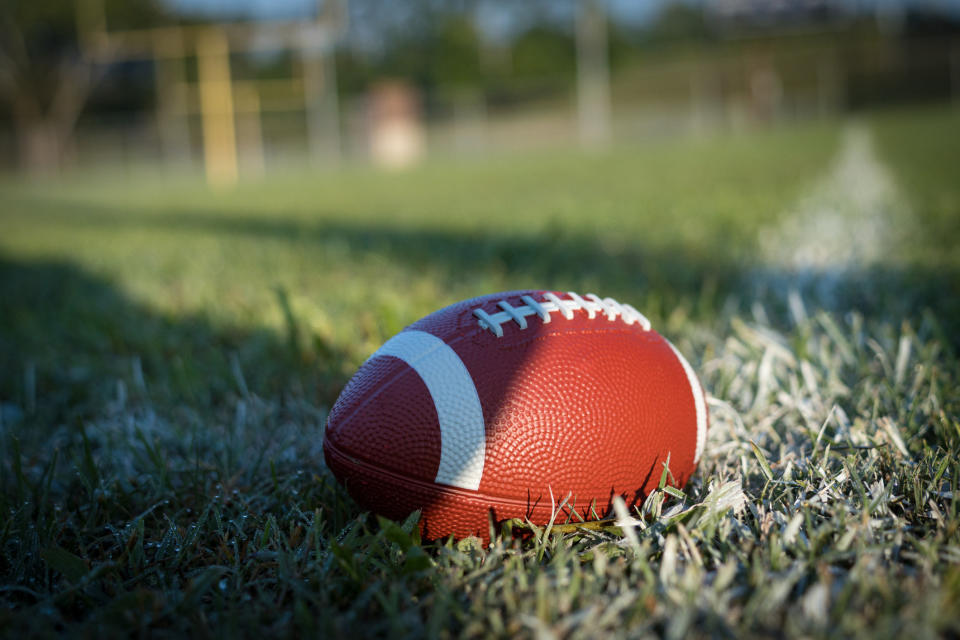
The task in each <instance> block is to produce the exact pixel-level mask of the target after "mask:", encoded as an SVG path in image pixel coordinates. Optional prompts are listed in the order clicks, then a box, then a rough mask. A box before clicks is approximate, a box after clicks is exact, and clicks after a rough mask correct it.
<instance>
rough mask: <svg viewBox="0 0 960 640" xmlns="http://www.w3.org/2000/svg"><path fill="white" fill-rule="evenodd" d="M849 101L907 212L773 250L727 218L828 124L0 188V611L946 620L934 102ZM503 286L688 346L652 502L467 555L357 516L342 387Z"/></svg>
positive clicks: (953, 563) (959, 584) (474, 629)
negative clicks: (223, 184)
mask: <svg viewBox="0 0 960 640" xmlns="http://www.w3.org/2000/svg"><path fill="white" fill-rule="evenodd" d="M867 124H868V126H869V127H870V129H871V130H872V131H873V132H874V134H875V137H876V140H877V146H878V149H879V152H880V154H881V159H882V160H883V161H884V162H885V163H886V164H887V165H888V167H889V168H890V169H891V171H892V172H893V175H894V177H895V178H896V179H897V181H898V183H899V186H900V187H901V189H902V190H903V192H904V196H905V198H906V200H907V201H908V202H909V203H910V205H911V211H912V212H913V218H912V220H913V222H912V224H913V225H914V226H913V227H911V229H910V232H909V233H908V234H906V235H905V236H904V240H903V242H904V246H903V247H902V251H897V252H896V255H891V256H890V257H889V259H888V260H885V261H884V262H883V263H882V264H876V265H857V266H856V267H855V268H843V269H840V268H837V269H831V270H826V271H818V272H814V273H804V274H797V273H795V272H794V271H792V270H791V269H789V268H787V267H785V266H779V265H777V264H776V263H775V262H774V263H771V261H770V260H769V258H764V257H762V256H761V255H760V254H759V252H758V250H757V244H758V242H757V238H758V233H759V232H760V231H761V230H763V229H767V228H773V227H776V225H777V224H778V223H779V221H780V220H781V219H782V217H783V216H785V215H789V212H790V211H791V210H792V209H793V208H794V207H795V204H796V203H797V202H798V200H800V199H802V197H803V194H804V193H806V192H808V191H809V190H810V189H811V188H813V187H814V186H815V185H816V184H817V182H818V180H819V179H820V177H821V175H822V174H823V172H824V171H826V170H827V168H828V167H829V166H830V162H831V159H832V157H833V156H834V154H835V153H836V152H837V151H838V146H839V145H840V141H841V139H842V136H841V124H840V123H836V124H825V125H818V126H803V127H791V128H787V129H780V130H768V131H759V132H754V133H750V134H746V135H740V136H718V137H715V138H711V139H699V140H681V141H660V142H654V143H647V144H645V145H638V146H634V147H629V148H628V147H626V146H624V147H619V148H617V149H615V150H614V151H611V152H609V153H605V154H582V153H578V152H570V153H566V154H559V153H551V154H549V155H548V154H543V155H525V156H521V157H507V158H489V159H484V160H477V161H472V162H465V161H464V162H450V163H442V164H441V163H437V164H432V165H428V166H425V167H423V168H420V169H417V170H415V171H411V172H407V173H402V174H394V175H390V174H380V173H376V172H372V171H369V170H365V169H360V168H351V169H345V170H343V171H341V172H339V173H336V174H328V175H319V176H313V175H307V174H305V173H304V174H302V175H288V176H281V177H276V178H272V179H271V180H269V181H267V182H263V183H256V184H244V185H241V186H240V187H239V188H238V189H236V190H234V191H232V192H229V193H221V194H216V193H209V192H207V191H206V190H205V189H203V188H202V187H200V186H199V185H197V184H195V183H192V182H188V181H182V180H181V181H166V182H164V181H158V182H152V181H149V180H147V179H144V178H139V179H135V180H132V181H131V182H129V183H127V184H118V183H111V182H109V181H107V180H106V179H105V178H103V177H99V178H86V179H80V178H75V179H72V180H70V181H67V182H64V183H63V184H59V185H56V186H50V185H45V184H44V185H30V184H23V183H17V182H13V181H8V182H6V183H4V184H3V185H0V230H2V232H0V365H2V366H0V461H2V467H0V482H2V484H0V514H2V519H0V576H2V580H0V602H2V603H3V606H2V607H0V632H3V634H4V635H9V636H11V637H18V636H24V635H26V634H28V633H30V634H37V635H55V634H62V633H65V632H79V633H85V634H87V635H126V634H132V633H136V634H150V635H156V636H180V635H182V634H184V633H191V634H196V635H211V636H231V635H255V634H257V635H262V634H265V633H269V634H276V635H304V636H305V635H317V634H323V635H330V636H338V637H339V636H354V637H358V636H366V635H388V634H389V635H402V636H407V635H439V636H446V635H449V636H466V637H475V636H486V635H495V636H516V635H521V636H534V635H537V636H540V635H542V636H544V637H549V635H550V634H555V635H557V636H564V637H605V636H608V635H617V636H628V635H629V636H644V635H658V636H663V635H666V636H670V637H680V636H685V635H710V636H728V637H741V636H756V635H786V636H791V637H798V636H804V637H809V636H830V635H833V636H850V635H860V636H863V637H868V636H869V637H871V638H873V637H894V636H903V635H905V634H908V633H910V634H916V635H917V636H918V637H920V636H923V637H927V636H931V635H950V634H958V633H960V615H958V614H957V613H956V612H957V611H960V514H958V508H957V506H956V502H955V499H954V497H953V496H954V495H956V492H957V490H958V486H957V485H958V474H960V462H958V460H960V457H958V456H960V418H958V416H960V392H958V375H960V367H958V364H957V359H956V349H957V346H958V339H957V335H958V332H957V327H958V324H957V320H956V318H957V317H958V315H960V314H958V313H956V312H957V310H958V309H957V299H958V298H960V296H958V281H960V278H958V277H957V268H958V264H957V262H956V258H955V256H954V253H955V252H953V251H951V247H953V246H954V245H956V243H957V241H958V239H960V230H958V229H957V220H958V218H960V211H958V208H957V202H958V200H957V194H958V191H957V189H958V187H957V184H956V180H955V176H954V173H953V172H951V171H950V167H956V166H960V148H958V145H956V144H952V145H951V144H950V141H951V140H957V139H960V120H958V117H957V116H956V114H955V113H952V112H949V111H945V110H927V111H913V112H902V113H895V114H883V115H881V116H877V117H873V118H870V119H869V120H868V122H867ZM949 132H953V133H952V136H951V134H950V133H949ZM826 281H829V282H830V283H831V287H830V294H829V295H824V294H822V287H819V286H818V285H819V284H821V283H823V282H826ZM524 286H536V287H549V288H559V289H563V290H567V289H570V290H576V291H596V292H597V293H600V294H604V295H612V296H614V297H617V298H618V299H621V300H624V301H628V302H630V303H631V304H633V305H634V306H636V307H637V308H639V309H640V310H642V311H643V312H644V313H645V314H647V315H648V316H649V317H650V319H651V320H652V321H653V323H654V326H655V327H656V328H657V329H658V330H659V331H661V333H663V334H665V335H666V336H668V337H669V338H670V339H671V340H673V341H674V342H675V343H676V344H677V345H678V347H679V348H680V349H681V350H682V351H683V352H684V353H686V354H687V355H688V357H689V359H690V360H691V362H692V363H693V364H694V366H695V368H696V369H697V370H698V372H699V373H700V375H701V378H702V379H703V381H704V383H705V386H706V388H707V389H708V392H709V393H710V395H711V396H712V397H713V400H711V407H710V409H711V417H712V425H711V433H710V439H709V443H708V448H707V452H706V454H705V457H704V460H703V461H702V463H701V466H700V469H699V471H698V473H697V475H696V477H695V479H694V480H693V481H692V482H691V484H690V485H689V486H688V487H687V488H686V490H685V492H684V495H683V497H682V498H680V497H678V496H676V495H674V493H675V492H669V491H658V492H655V493H654V494H653V495H651V496H649V497H648V499H647V501H646V502H645V503H644V504H643V505H642V506H641V507H640V508H639V509H638V511H637V512H635V513H634V514H633V515H634V516H635V517H636V519H637V520H638V522H639V524H638V526H637V527H636V528H631V527H623V528H621V527H612V526H611V527H605V528H602V529H598V530H574V531H568V530H566V529H565V528H562V527H561V528H555V529H553V530H549V531H542V530H535V531H532V532H528V533H531V534H532V535H530V536H529V537H528V538H527V539H526V540H525V541H521V540H520V539H516V540H514V539H511V538H509V537H500V538H497V539H495V540H494V541H493V543H492V544H491V546H490V547H488V548H483V547H482V546H481V545H480V544H479V542H478V541H476V540H465V541H439V542H433V543H425V542H423V541H421V540H419V538H418V536H417V534H416V530H415V524H414V521H413V520H409V521H407V522H404V523H391V522H387V521H381V520H378V519H377V518H376V517H374V516H370V515H368V514H365V513H362V512H361V511H360V510H359V509H358V508H357V507H356V506H355V505H354V504H353V503H352V502H351V500H350V498H349V496H348V495H346V493H345V492H344V491H343V490H342V489H340V488H339V487H338V486H337V484H336V482H335V481H334V480H333V478H332V477H331V475H330V474H329V472H328V471H327V470H326V468H325V466H324V464H323V461H322V450H321V440H322V428H323V423H324V419H325V415H326V411H327V409H328V408H329V406H330V405H331V403H332V402H333V401H334V400H335V398H336V396H337V394H338V392H339V390H340V388H341V386H342V385H343V384H344V383H345V381H346V380H347V379H348V378H349V376H350V375H351V373H352V372H353V371H354V370H355V368H356V367H357V366H358V365H359V364H360V363H361V362H362V361H363V359H364V358H366V357H367V355H369V353H371V352H372V351H373V350H374V349H376V347H377V346H379V344H380V343H382V342H383V340H385V339H386V338H388V337H389V336H390V335H392V334H393V333H395V332H396V331H398V330H400V329H401V328H402V327H403V326H404V325H406V324H408V323H410V322H412V321H414V320H416V319H417V318H419V317H421V316H422V315H425V314H426V313H429V312H430V311H433V310H435V309H437V308H439V307H441V306H443V305H445V304H448V303H450V302H453V301H456V300H458V299H462V298H466V297H470V296H473V295H479V294H481V293H487V292H492V291H497V290H504V289H509V288H515V287H524ZM791 288H793V289H795V291H796V294H795V295H791V293H790V292H791ZM741 491H742V493H741Z"/></svg>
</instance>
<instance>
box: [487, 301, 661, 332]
mask: <svg viewBox="0 0 960 640" xmlns="http://www.w3.org/2000/svg"><path fill="white" fill-rule="evenodd" d="M567 295H568V296H569V299H563V298H561V297H560V296H558V295H557V294H555V293H552V292H549V291H548V292H547V293H544V294H543V300H540V301H537V300H534V299H533V298H532V297H531V296H520V299H521V300H523V302H524V304H523V305H522V306H519V307H515V306H513V305H511V304H510V303H509V302H507V301H506V300H500V301H499V302H497V306H498V307H500V309H501V311H497V312H495V313H487V312H486V311H484V310H483V309H482V308H480V307H477V308H476V309H474V310H473V315H475V316H476V317H477V320H478V322H479V323H480V326H481V327H482V328H484V329H489V330H490V331H491V332H493V334H494V335H495V336H497V337H498V338H500V337H502V336H503V326H502V325H503V323H505V322H510V321H513V322H516V323H517V325H518V326H519V327H520V328H521V329H526V328H527V317H528V316H539V317H540V320H541V322H543V324H548V323H549V322H550V319H551V318H550V314H551V313H554V312H557V311H559V312H560V314H561V315H563V317H564V318H566V319H567V320H572V319H573V312H574V311H586V312H587V318H588V319H590V320H593V319H594V318H596V317H597V314H598V313H599V314H601V315H602V316H603V317H604V318H605V319H606V320H608V321H611V322H612V321H614V320H616V319H617V318H619V319H620V320H621V321H623V322H624V323H626V324H628V325H632V324H633V323H634V322H638V323H640V326H641V327H643V330H644V331H649V330H650V321H649V320H647V318H646V316H644V315H643V314H642V313H640V312H639V311H637V310H636V309H634V308H633V307H631V306H630V305H628V304H621V303H619V302H617V301H616V300H614V299H613V298H600V296H598V295H596V294H594V293H588V294H587V295H586V296H580V295H578V294H576V293H574V292H572V291H568V292H567Z"/></svg>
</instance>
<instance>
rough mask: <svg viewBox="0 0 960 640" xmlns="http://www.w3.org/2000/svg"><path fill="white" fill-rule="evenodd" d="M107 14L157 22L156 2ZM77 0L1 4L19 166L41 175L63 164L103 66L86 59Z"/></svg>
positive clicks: (1, 68)
mask: <svg viewBox="0 0 960 640" xmlns="http://www.w3.org/2000/svg"><path fill="white" fill-rule="evenodd" d="M107 4H108V6H107V7H106V8H105V9H106V13H107V14H109V15H110V17H111V19H112V20H111V23H112V24H117V25H119V26H123V27H127V28H129V27H142V26H152V25H155V24H157V22H158V21H159V20H161V19H162V16H163V13H162V11H161V10H160V9H159V8H158V6H157V5H156V4H155V3H154V2H153V0H125V1H120V0H113V1H112V2H109V3H107ZM82 7H84V4H83V3H82V2H78V1H77V0H42V1H40V2H38V1H37V0H3V1H2V2H0V100H3V101H4V102H5V103H6V104H7V105H8V107H9V110H10V113H11V116H12V118H13V125H14V131H15V134H16V137H17V148H18V154H19V162H20V166H21V167H22V168H23V169H25V170H27V171H30V172H34V173H45V174H47V173H52V172H55V171H57V170H58V169H59V167H60V165H61V163H62V161H63V158H64V154H65V152H66V151H67V150H68V148H69V145H70V141H71V138H72V135H73V129H74V126H75V124H76V122H77V118H78V117H79V116H80V113H81V112H82V110H83V107H84V105H85V104H86V102H87V99H88V98H89V97H90V93H91V91H92V90H93V87H94V86H95V85H96V83H97V81H98V80H99V78H100V77H101V76H102V72H103V69H102V67H97V66H95V65H94V64H92V63H91V62H90V61H89V60H87V59H85V58H84V56H83V54H82V51H81V47H80V39H79V34H78V28H77V25H78V17H80V16H78V11H79V10H80V8H82Z"/></svg>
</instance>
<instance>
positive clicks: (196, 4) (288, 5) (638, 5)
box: [162, 0, 960, 37]
mask: <svg viewBox="0 0 960 640" xmlns="http://www.w3.org/2000/svg"><path fill="white" fill-rule="evenodd" d="M162 1H163V2H165V3H166V4H167V5H168V6H171V7H173V8H174V9H175V10H178V11H183V12H185V13H193V14H200V15H203V16H205V17H211V18H219V17H222V18H224V19H227V18H231V19H236V18H246V19H254V20H256V19H259V20H263V19H283V18H287V19H291V18H303V17H307V16H311V15H314V14H315V13H316V8H317V0H162ZM399 1H401V2H402V0H399ZM603 1H604V2H605V4H606V6H607V9H608V11H609V12H610V14H611V16H612V17H613V18H614V19H615V20H616V21H618V22H622V23H627V24H632V25H638V26H639V25H643V24H644V23H645V22H647V21H649V20H650V19H652V18H653V17H654V16H656V15H657V13H658V12H659V11H660V10H661V9H662V8H663V6H664V5H666V4H669V3H670V2H671V1H675V0H603ZM683 1H685V2H687V3H690V4H709V3H710V2H711V0H683ZM836 1H837V2H838V4H842V5H846V6H849V7H851V8H859V9H862V10H878V11H893V12H896V11H898V10H899V9H902V8H903V7H905V6H921V7H923V6H926V7H933V8H937V9H941V10H945V11H946V12H948V13H953V14H954V15H960V0H836ZM348 2H349V0H348ZM748 2H749V0H748ZM778 2H779V3H780V4H784V5H790V4H792V2H791V0H778ZM389 3H390V0H383V6H384V7H388V6H390V4H389ZM480 3H481V4H480V6H481V9H480V10H479V11H478V17H479V24H480V27H481V29H484V30H493V32H492V33H491V34H490V35H492V36H493V37H496V36H497V35H498V33H497V32H500V34H499V35H508V34H509V32H510V31H511V29H512V28H513V29H515V28H516V26H517V25H516V24H514V23H515V22H516V16H518V15H522V14H523V7H524V3H523V2H522V1H520V2H515V3H510V2H506V3H505V2H503V1H502V0H501V1H499V2H497V1H495V0H494V1H493V2H486V3H485V2H483V0H480ZM574 5H575V0H568V1H567V2H556V3H549V4H547V5H546V6H554V7H557V9H556V10H555V11H556V12H557V13H558V15H559V16H562V15H563V13H564V12H570V11H571V10H572V7H573V6H574ZM541 6H543V5H541ZM510 7H514V8H516V11H515V10H514V9H511V8H510Z"/></svg>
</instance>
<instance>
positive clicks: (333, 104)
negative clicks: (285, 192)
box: [77, 0, 347, 186]
mask: <svg viewBox="0 0 960 640" xmlns="http://www.w3.org/2000/svg"><path fill="white" fill-rule="evenodd" d="M77 2H78V11H77V23H78V24H77V27H78V32H79V40H80V44H81V48H82V51H83V54H84V55H85V56H86V57H88V58H89V59H91V60H93V61H95V62H99V63H103V64H109V63H113V62H122V61H133V60H149V61H152V62H153V65H154V77H155V82H156V96H157V124H158V130H159V133H160V139H161V145H162V147H163V151H164V155H165V156H166V157H171V156H180V157H182V156H184V155H186V154H187V153H188V150H189V129H188V127H189V124H188V120H187V117H188V116H190V115H192V114H195V113H199V115H200V128H201V139H202V143H203V160H204V169H205V175H206V178H207V182H208V183H209V184H210V185H212V186H230V185H232V184H235V183H236V182H237V180H238V179H239V175H240V171H241V164H240V152H239V150H238V149H239V148H240V147H242V148H243V150H244V157H245V158H246V160H247V161H246V162H245V166H246V168H247V169H248V170H250V171H258V170H261V169H262V168H263V166H264V157H263V140H262V133H261V132H262V126H261V118H262V113H263V111H265V110H268V109H269V110H277V111H289V110H292V109H302V110H303V112H304V114H305V116H306V127H307V143H308V151H309V153H310V156H311V158H318V157H322V156H328V157H332V158H334V159H338V158H339V155H340V136H339V130H340V124H339V109H338V98H337V87H336V75H335V65H334V62H333V53H334V51H333V50H334V47H335V45H336V43H337V41H338V39H339V38H340V37H341V36H342V35H343V33H344V32H345V30H346V27H347V8H346V2H347V0H317V14H316V17H315V18H314V19H310V20H267V21H260V22H229V23H223V22H221V23H214V22H211V23H204V24H197V25H176V26H163V27H152V28H146V29H126V30H115V29H109V28H108V16H107V15H106V9H105V7H104V0H77ZM276 51H291V52H293V53H294V54H295V55H296V56H297V58H298V62H299V64H298V65H295V72H294V76H293V77H290V78H286V79H283V80H280V81H266V82H264V81H255V80H243V79H237V78H235V77H234V73H233V72H232V70H231V65H230V56H231V54H233V53H257V52H276ZM190 58H195V59H196V68H197V80H196V82H195V83H191V82H189V81H188V80H187V72H186V67H187V61H188V60H189V59H190Z"/></svg>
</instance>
